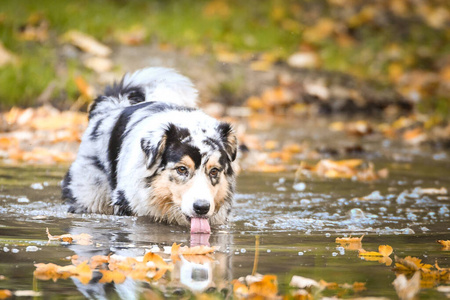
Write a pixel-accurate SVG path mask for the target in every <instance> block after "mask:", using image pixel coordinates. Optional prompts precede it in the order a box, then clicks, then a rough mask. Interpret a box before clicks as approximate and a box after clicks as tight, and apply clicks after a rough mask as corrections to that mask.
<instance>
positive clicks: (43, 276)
mask: <svg viewBox="0 0 450 300" xmlns="http://www.w3.org/2000/svg"><path fill="white" fill-rule="evenodd" d="M35 267H36V270H34V272H33V275H34V276H35V277H36V278H37V279H40V280H49V279H53V280H54V281H56V280H57V279H58V278H59V274H58V272H57V271H58V268H59V266H58V265H55V264H52V263H49V264H42V263H40V264H35Z"/></svg>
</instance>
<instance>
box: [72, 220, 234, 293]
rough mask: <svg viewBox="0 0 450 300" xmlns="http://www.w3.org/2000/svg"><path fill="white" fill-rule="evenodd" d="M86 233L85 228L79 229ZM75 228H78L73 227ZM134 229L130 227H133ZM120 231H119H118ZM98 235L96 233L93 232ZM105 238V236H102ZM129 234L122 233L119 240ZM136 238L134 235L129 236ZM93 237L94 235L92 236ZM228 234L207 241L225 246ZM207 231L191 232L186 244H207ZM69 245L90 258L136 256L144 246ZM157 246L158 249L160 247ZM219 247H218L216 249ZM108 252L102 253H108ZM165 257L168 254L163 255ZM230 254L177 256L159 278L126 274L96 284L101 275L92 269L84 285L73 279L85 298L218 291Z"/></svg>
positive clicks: (224, 283)
mask: <svg viewBox="0 0 450 300" xmlns="http://www.w3.org/2000/svg"><path fill="white" fill-rule="evenodd" d="M83 230H84V232H86V230H87V229H86V228H85V229H83ZM76 231H78V230H76ZM133 231H134V230H133ZM122 233H123V232H122ZM97 234H98V232H97ZM103 237H105V236H103ZM129 237H130V235H128V234H125V236H122V239H121V240H122V241H123V240H126V239H127V238H129ZM133 238H136V236H133ZM94 239H95V237H94ZM229 239H230V235H228V234H218V235H213V237H212V240H211V243H212V244H213V245H215V246H216V245H218V246H219V247H220V249H221V250H225V249H227V245H230V240H229ZM209 240H210V235H209V234H193V235H192V236H191V239H190V246H191V247H194V246H199V245H208V246H209ZM71 248H72V249H73V250H74V252H75V254H77V255H78V256H79V257H87V258H89V257H92V256H94V255H108V254H110V253H113V254H117V255H121V256H126V257H136V256H142V255H144V253H145V248H138V247H126V246H125V247H120V246H117V245H114V246H112V245H111V246H110V247H106V248H107V249H108V250H107V249H105V247H101V248H102V250H100V249H99V248H96V247H94V246H80V245H72V246H71ZM160 248H162V247H161V246H160ZM220 249H219V250H220ZM109 251H110V253H106V252H109ZM161 256H163V258H168V257H169V256H168V255H163V254H161ZM231 274H232V270H231V256H230V255H229V254H227V253H225V252H221V251H216V252H215V253H214V255H213V256H204V255H189V256H183V255H180V259H179V260H177V261H176V262H175V263H174V268H173V270H172V271H167V272H166V273H165V275H164V277H163V278H162V279H159V280H157V281H152V280H151V279H150V278H149V281H148V282H147V281H139V280H134V279H132V278H129V277H127V278H126V280H125V281H124V282H123V283H120V284H115V283H100V282H99V281H100V280H101V278H102V274H101V273H100V272H98V271H97V272H94V275H93V278H92V280H91V281H90V282H89V283H88V284H86V285H84V284H82V283H81V282H80V281H79V280H78V279H76V278H73V282H74V283H75V285H76V287H77V288H78V290H79V291H80V292H81V293H82V294H83V295H84V296H85V297H86V298H88V299H111V298H119V299H153V298H155V297H157V298H161V299H163V298H166V297H178V296H188V295H198V294H200V293H203V292H212V291H217V292H220V291H221V290H222V289H224V288H227V287H228V284H229V282H230V281H231V280H232V275H231Z"/></svg>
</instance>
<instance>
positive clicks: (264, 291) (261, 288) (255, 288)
mask: <svg viewBox="0 0 450 300" xmlns="http://www.w3.org/2000/svg"><path fill="white" fill-rule="evenodd" d="M248 290H249V294H250V295H257V296H263V297H265V298H271V297H275V296H276V295H277V293H278V281H277V276H275V275H264V277H263V278H262V280H261V281H256V282H253V283H252V284H250V285H249V287H248Z"/></svg>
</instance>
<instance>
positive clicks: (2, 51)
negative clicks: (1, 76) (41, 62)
mask: <svg viewBox="0 0 450 300" xmlns="http://www.w3.org/2000/svg"><path fill="white" fill-rule="evenodd" d="M17 61H18V58H17V55H15V54H14V53H12V52H11V51H9V50H8V49H6V48H5V46H3V44H2V43H1V42H0V67H2V66H4V65H7V64H14V63H16V62H17Z"/></svg>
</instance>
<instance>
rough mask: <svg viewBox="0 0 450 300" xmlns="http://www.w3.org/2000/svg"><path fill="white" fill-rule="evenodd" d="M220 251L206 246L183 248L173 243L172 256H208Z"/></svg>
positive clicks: (215, 247)
mask: <svg viewBox="0 0 450 300" xmlns="http://www.w3.org/2000/svg"><path fill="white" fill-rule="evenodd" d="M218 249H219V247H217V246H213V247H209V246H204V245H201V246H195V247H188V246H184V247H181V244H177V243H173V245H172V251H171V254H172V256H177V255H180V254H181V255H206V254H211V253H214V252H215V251H216V250H218ZM147 254H148V253H147Z"/></svg>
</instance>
